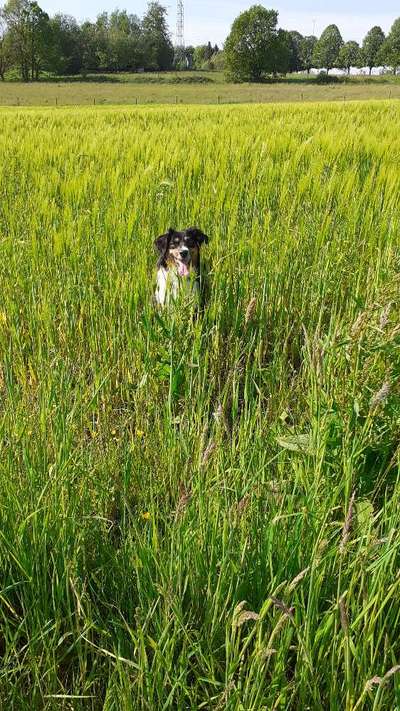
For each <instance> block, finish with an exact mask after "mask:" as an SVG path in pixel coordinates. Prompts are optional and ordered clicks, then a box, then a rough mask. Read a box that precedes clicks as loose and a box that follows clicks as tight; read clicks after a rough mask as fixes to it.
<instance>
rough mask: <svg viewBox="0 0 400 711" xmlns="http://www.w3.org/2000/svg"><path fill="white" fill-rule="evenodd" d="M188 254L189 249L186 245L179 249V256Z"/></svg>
mask: <svg viewBox="0 0 400 711" xmlns="http://www.w3.org/2000/svg"><path fill="white" fill-rule="evenodd" d="M188 254H189V250H188V248H187V247H184V248H183V249H181V251H180V255H181V257H187V256H188Z"/></svg>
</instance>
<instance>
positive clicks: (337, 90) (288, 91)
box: [0, 72, 400, 106]
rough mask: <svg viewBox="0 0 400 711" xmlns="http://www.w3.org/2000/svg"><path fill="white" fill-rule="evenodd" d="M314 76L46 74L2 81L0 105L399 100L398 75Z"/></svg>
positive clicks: (190, 73)
mask: <svg viewBox="0 0 400 711" xmlns="http://www.w3.org/2000/svg"><path fill="white" fill-rule="evenodd" d="M315 79H316V77H311V78H309V77H307V76H306V75H299V76H297V75H296V76H294V77H293V76H290V77H288V78H287V79H280V80H279V81H276V82H271V83H265V84H230V83H227V82H226V81H225V79H224V75H223V74H222V73H221V72H187V73H186V72H185V73H182V72H181V73H176V72H170V73H168V72H166V73H161V74H104V75H98V74H94V75H88V76H87V78H86V80H85V81H83V80H82V78H80V77H61V78H59V79H58V80H57V79H56V78H55V77H47V78H46V80H43V81H40V82H33V83H29V84H23V83H21V82H15V81H10V82H3V83H2V82H0V106H18V105H19V106H55V105H57V106H63V105H64V106H66V105H75V106H76V105H93V104H108V105H111V104H113V105H115V104H131V105H136V103H138V104H176V103H179V104H181V103H183V104H218V103H221V104H235V103H273V102H309V101H313V102H315V101H350V100H367V99H378V100H379V99H380V100H383V99H385V100H387V99H400V82H399V78H398V77H393V76H390V75H387V76H383V77H372V78H371V79H369V78H367V77H351V78H350V79H347V78H346V77H342V78H341V80H340V81H338V83H334V84H331V85H326V86H324V85H318V83H317V82H316V81H315Z"/></svg>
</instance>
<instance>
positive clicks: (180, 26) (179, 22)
mask: <svg viewBox="0 0 400 711" xmlns="http://www.w3.org/2000/svg"><path fill="white" fill-rule="evenodd" d="M176 46H177V47H180V48H181V49H183V48H184V46H185V10H184V6H183V0H178V4H177V12H176Z"/></svg>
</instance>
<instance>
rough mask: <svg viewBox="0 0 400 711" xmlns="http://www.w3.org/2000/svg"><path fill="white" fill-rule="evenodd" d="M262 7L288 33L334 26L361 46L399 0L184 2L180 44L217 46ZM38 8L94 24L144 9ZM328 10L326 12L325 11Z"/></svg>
mask: <svg viewBox="0 0 400 711" xmlns="http://www.w3.org/2000/svg"><path fill="white" fill-rule="evenodd" d="M257 3H261V4H263V5H265V7H267V8H270V7H273V8H274V9H275V10H277V11H278V12H279V26H280V27H283V28H285V29H287V30H298V31H299V32H301V33H302V34H305V35H309V34H313V32H314V33H315V34H316V35H317V36H318V35H320V34H321V32H322V31H323V29H324V28H325V27H326V26H327V25H329V24H331V23H335V24H337V25H338V27H339V29H340V31H341V33H342V35H343V39H344V40H345V41H347V40H350V39H354V40H356V41H357V42H360V41H361V40H362V39H363V37H364V36H365V34H366V33H367V32H368V30H369V29H370V28H371V27H373V25H380V26H381V27H382V29H383V30H384V32H387V31H388V30H389V29H390V26H391V25H392V23H393V21H394V20H395V19H396V17H398V16H399V15H400V7H399V3H398V0H382V2H381V3H377V2H376V0H347V1H346V0H332V1H331V2H330V3H327V2H322V1H321V2H318V1H317V0H286V1H284V2H275V0H271V2H262V0H252V1H250V2H246V0H185V43H186V44H187V45H189V44H194V45H196V44H203V43H204V42H207V41H208V40H210V41H211V42H212V44H215V43H217V44H219V45H220V46H222V44H223V42H224V40H225V38H226V37H227V35H228V34H229V30H230V27H231V25H232V22H233V20H234V19H235V17H236V16H237V15H238V14H239V13H240V12H242V11H243V10H246V9H247V8H249V7H250V6H251V5H253V4H257ZM39 4H40V6H41V7H42V8H43V9H44V10H46V11H47V12H48V13H49V14H51V15H53V14H54V13H56V12H63V13H64V14H67V15H73V16H74V17H76V18H77V19H78V20H86V19H88V20H93V19H95V17H96V15H98V14H99V13H100V12H102V11H104V10H108V11H110V10H113V9H115V7H118V8H119V9H126V10H127V11H128V12H129V13H133V14H137V15H139V16H142V15H143V14H144V12H145V11H146V7H147V1H146V0H85V2H84V3H82V0H42V2H41V1H40V0H39ZM161 4H163V5H164V6H165V7H167V9H168V22H169V27H170V30H171V35H172V39H173V40H174V36H175V25H176V0H161ZM327 7H328V8H330V9H327Z"/></svg>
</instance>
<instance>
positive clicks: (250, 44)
mask: <svg viewBox="0 0 400 711" xmlns="http://www.w3.org/2000/svg"><path fill="white" fill-rule="evenodd" d="M378 66H385V67H390V68H391V69H392V70H393V71H394V72H396V71H397V68H398V67H400V18H399V19H397V20H396V21H395V22H394V24H393V26H392V28H391V30H390V32H389V34H388V35H387V37H386V36H385V34H384V32H383V30H382V29H381V28H380V27H377V26H376V27H373V28H372V29H371V30H370V31H369V32H368V34H367V35H366V37H365V38H364V41H363V43H362V46H359V45H358V43H357V42H354V41H351V42H344V41H343V39H342V36H341V33H340V31H339V29H338V27H337V26H336V25H329V27H327V28H326V29H325V30H324V32H323V33H322V35H321V36H320V37H319V38H317V37H314V36H312V35H311V36H303V35H301V34H300V33H299V32H297V31H287V30H284V29H278V13H277V12H276V11H275V10H267V9H266V8H265V7H263V6H262V5H254V6H253V7H251V8H249V10H246V11H245V12H242V13H241V14H240V15H239V16H238V17H237V18H236V20H235V21H234V23H233V25H232V29H231V32H230V34H229V36H228V38H227V40H226V42H225V46H224V50H223V51H220V49H219V47H218V46H217V45H214V46H213V45H212V44H211V42H208V43H207V44H204V45H200V46H198V47H192V46H190V47H180V48H174V47H173V44H172V41H171V36H170V33H169V29H168V24H167V10H166V8H165V7H163V5H161V4H160V3H159V2H158V1H153V2H149V4H148V9H147V12H146V13H145V15H144V16H143V17H142V18H139V17H138V16H137V15H133V14H129V13H128V12H127V11H126V10H115V11H114V12H111V13H107V12H103V13H101V14H100V15H99V16H98V17H97V19H96V20H95V21H94V22H89V21H86V22H82V23H78V22H77V20H76V19H75V18H73V17H71V16H69V15H63V14H56V15H54V16H53V17H49V15H48V14H47V13H46V12H44V10H42V8H41V7H40V6H39V4H38V3H37V2H36V0H8V1H7V2H6V4H5V5H4V6H3V7H1V8H0V77H1V78H2V79H3V80H4V79H5V77H6V74H7V73H8V72H9V71H10V70H14V72H17V73H18V75H19V76H20V78H21V79H22V80H23V81H35V80H38V79H39V78H40V76H41V74H43V72H48V73H50V74H55V75H59V76H62V75H74V74H83V75H85V74H86V73H88V72H93V71H104V72H116V71H165V70H170V69H173V68H175V69H177V70H184V69H224V68H225V71H226V73H227V75H228V77H229V78H231V79H233V80H234V81H260V80H262V79H263V78H264V77H266V76H267V75H275V76H276V75H284V74H287V73H290V72H301V71H306V72H308V73H309V72H310V71H311V69H312V68H319V69H324V70H325V71H326V72H327V73H329V71H330V70H331V69H332V68H334V67H335V68H340V69H343V70H346V71H347V72H348V73H350V70H351V67H368V68H369V71H370V73H371V72H372V70H373V68H374V67H378Z"/></svg>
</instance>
